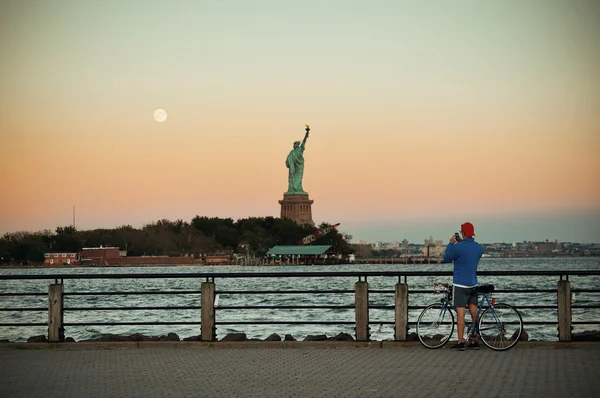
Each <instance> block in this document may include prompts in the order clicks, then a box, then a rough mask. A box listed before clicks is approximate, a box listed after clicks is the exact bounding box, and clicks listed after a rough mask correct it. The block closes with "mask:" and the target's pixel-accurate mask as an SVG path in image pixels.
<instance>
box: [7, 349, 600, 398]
mask: <svg viewBox="0 0 600 398" xmlns="http://www.w3.org/2000/svg"><path fill="white" fill-rule="evenodd" d="M112 347H113V348H112V349H79V348H75V349H67V350H65V349H39V350H36V349H18V348H11V347H9V346H8V345H6V346H4V347H3V346H2V345H0V397H11V398H12V397H28V398H33V397H49V396H50V397H78V398H80V397H144V398H151V397H278V398H279V397H344V398H347V397H361V398H365V397H369V398H370V397H400V396H402V397H458V396H465V397H469V396H483V397H486V398H487V397H527V398H531V397H544V398H545V397H578V398H581V397H599V396H600V346H598V345H591V346H590V345H588V346H583V347H582V348H558V349H557V348H549V347H548V348H543V347H537V348H528V347H526V346H524V348H520V347H519V346H517V347H516V348H515V349H513V350H510V351H507V352H500V353H498V352H493V351H491V350H489V349H485V348H482V349H481V350H479V351H464V352H453V351H451V350H450V349H446V348H443V349H440V350H427V349H425V348H422V347H420V346H410V347H388V348H386V347H384V348H378V347H349V346H336V347H333V346H331V345H328V346H324V347H322V348H316V347H310V346H303V345H301V344H298V345H293V346H290V347H293V348H256V347H254V348H253V347H249V348H232V346H230V347H229V348H215V347H207V346H196V347H194V346H191V345H183V344H182V345H181V346H177V345H173V344H171V345H165V346H158V345H156V346H154V348H140V349H138V348H135V346H133V345H130V346H129V347H130V348H126V349H123V348H122V349H116V348H114V347H115V346H112ZM177 347H179V348H177ZM474 394H475V395H474Z"/></svg>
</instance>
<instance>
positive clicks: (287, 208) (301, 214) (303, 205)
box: [279, 193, 315, 226]
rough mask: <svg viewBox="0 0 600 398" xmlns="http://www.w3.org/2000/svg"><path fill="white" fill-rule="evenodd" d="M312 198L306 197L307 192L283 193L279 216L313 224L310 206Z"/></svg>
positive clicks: (300, 222)
mask: <svg viewBox="0 0 600 398" xmlns="http://www.w3.org/2000/svg"><path fill="white" fill-rule="evenodd" d="M313 202H314V200H310V199H309V198H308V194H307V193H284V194H283V200H280V201H279V204H280V205H281V218H290V219H292V220H294V221H296V222H297V223H298V224H309V225H312V226H314V225H315V223H314V221H313V219H312V208H311V205H312V204H313Z"/></svg>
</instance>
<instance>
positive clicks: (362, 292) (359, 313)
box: [354, 281, 370, 341]
mask: <svg viewBox="0 0 600 398" xmlns="http://www.w3.org/2000/svg"><path fill="white" fill-rule="evenodd" d="M354 308H355V319H356V341H368V340H369V337H370V334H369V284H368V283H367V282H366V281H365V282H362V281H358V282H356V284H355V285H354Z"/></svg>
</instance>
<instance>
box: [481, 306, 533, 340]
mask: <svg viewBox="0 0 600 398" xmlns="http://www.w3.org/2000/svg"><path fill="white" fill-rule="evenodd" d="M522 333H523V319H522V318H521V314H519V311H517V310H516V308H514V307H513V306H510V305H508V304H502V303H498V304H495V305H494V306H493V307H488V308H486V309H485V311H483V313H482V314H481V316H480V317H479V334H480V337H481V341H482V342H483V344H485V345H486V346H488V347H490V348H491V349H492V350H496V351H505V350H508V349H510V348H512V347H514V346H515V344H517V343H518V342H519V338H520V337H521V334H522Z"/></svg>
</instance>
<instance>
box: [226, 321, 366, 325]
mask: <svg viewBox="0 0 600 398" xmlns="http://www.w3.org/2000/svg"><path fill="white" fill-rule="evenodd" d="M215 324H216V325H354V324H355V322H354V321H312V322H311V321H306V322H305V321H220V322H215Z"/></svg>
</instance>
